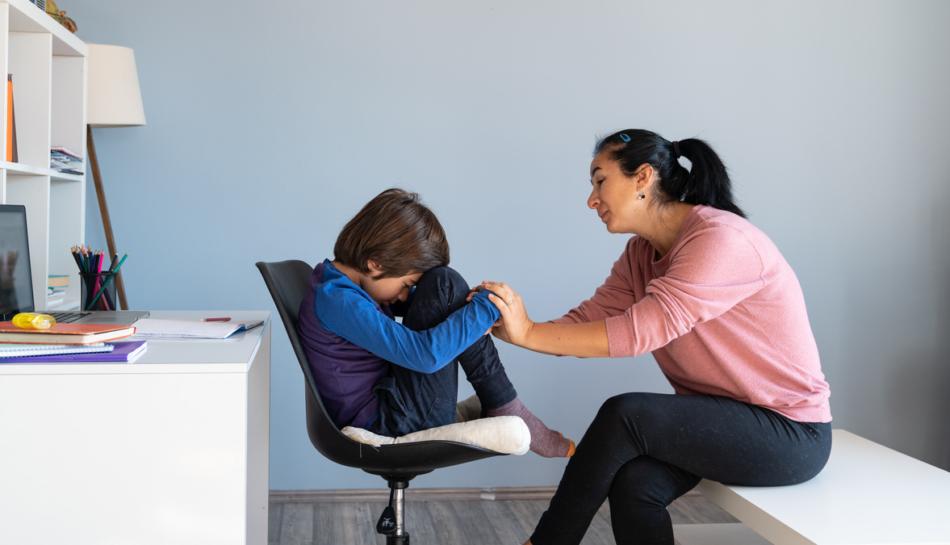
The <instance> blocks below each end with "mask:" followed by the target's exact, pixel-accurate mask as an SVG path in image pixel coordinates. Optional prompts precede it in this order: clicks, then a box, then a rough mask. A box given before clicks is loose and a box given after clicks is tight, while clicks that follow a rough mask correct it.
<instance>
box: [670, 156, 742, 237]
mask: <svg viewBox="0 0 950 545" xmlns="http://www.w3.org/2000/svg"><path fill="white" fill-rule="evenodd" d="M676 144H677V147H678V148H679V150H680V152H681V155H682V156H683V157H685V158H687V159H689V162H690V163H692V165H693V166H692V168H690V170H689V171H688V173H687V176H689V179H688V181H687V182H686V184H685V187H684V188H683V193H682V195H681V199H682V201H683V202H688V203H690V204H705V205H707V206H712V207H713V208H718V209H720V210H725V211H727V212H732V213H733V214H736V215H738V216H742V217H743V218H744V217H745V213H744V212H743V211H742V210H741V209H740V208H739V207H738V206H737V205H736V203H735V199H733V197H732V182H731V181H730V180H729V173H728V172H727V171H726V165H724V164H722V160H721V159H720V158H719V155H717V154H716V152H715V151H713V149H712V148H711V147H709V144H707V143H706V142H704V141H702V140H700V139H698V138H687V139H686V140H680V141H679V142H678V143H676ZM671 147H672V144H671ZM677 163H678V162H677ZM680 168H682V169H683V170H686V169H685V168H683V167H682V166H680ZM660 187H661V188H663V190H664V191H665V190H666V187H665V186H664V184H663V182H662V178H661V181H660ZM667 194H668V195H670V196H671V197H674V198H675V197H676V196H677V195H676V194H675V193H670V192H667Z"/></svg>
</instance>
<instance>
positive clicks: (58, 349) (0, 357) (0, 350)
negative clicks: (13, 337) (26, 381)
mask: <svg viewBox="0 0 950 545" xmlns="http://www.w3.org/2000/svg"><path fill="white" fill-rule="evenodd" d="M114 348H115V347H114V346H112V345H108V344H105V343H98V344H87V345H83V346H72V345H62V344H7V345H0V363H3V362H5V361H15V360H16V359H18V358H22V357H24V356H30V357H39V356H57V355H62V354H89V353H96V352H98V353H100V354H101V353H103V352H111V351H112V350H113V349H114ZM27 359H29V358H27Z"/></svg>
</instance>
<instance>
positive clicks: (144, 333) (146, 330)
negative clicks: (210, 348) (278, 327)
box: [135, 318, 264, 339]
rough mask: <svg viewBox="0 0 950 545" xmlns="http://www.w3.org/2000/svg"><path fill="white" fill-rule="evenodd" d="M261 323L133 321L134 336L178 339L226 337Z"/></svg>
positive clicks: (261, 323)
mask: <svg viewBox="0 0 950 545" xmlns="http://www.w3.org/2000/svg"><path fill="white" fill-rule="evenodd" d="M263 324H264V322H263V321H252V322H198V321H194V320H156V319H153V318H147V319H143V320H139V321H138V322H136V323H135V336H136V337H164V338H180V339H181V338H184V339H226V338H228V337H230V336H231V335H233V334H235V333H237V332H238V331H245V330H248V329H254V328H255V327H258V326H260V325H263Z"/></svg>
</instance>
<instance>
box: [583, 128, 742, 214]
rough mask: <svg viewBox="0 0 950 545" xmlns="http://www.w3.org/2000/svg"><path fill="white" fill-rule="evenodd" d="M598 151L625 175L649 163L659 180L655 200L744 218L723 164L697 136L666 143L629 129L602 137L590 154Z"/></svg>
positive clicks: (658, 136)
mask: <svg viewBox="0 0 950 545" xmlns="http://www.w3.org/2000/svg"><path fill="white" fill-rule="evenodd" d="M601 151H606V152H607V153H609V154H610V155H609V157H610V158H611V159H613V160H614V161H616V162H617V163H618V164H619V165H620V170H621V171H623V173H624V174H625V175H627V176H632V175H633V174H634V173H635V172H636V171H637V169H638V168H640V165H642V164H644V163H647V164H649V165H650V166H652V167H653V170H654V171H656V173H657V174H658V176H659V182H660V183H659V187H656V186H655V194H654V195H653V196H654V198H655V202H657V203H661V204H664V203H669V202H676V201H682V202H686V203H689V204H702V205H706V206H711V207H713V208H718V209H720V210H725V211H727V212H732V213H733V214H736V215H738V216H742V217H743V218H744V217H746V216H745V213H744V212H743V211H742V210H741V209H740V208H739V206H738V205H736V203H735V199H734V198H733V196H732V182H730V181H729V174H728V172H727V171H726V166H725V165H724V164H723V163H722V160H721V159H719V156H718V155H717V154H716V152H715V151H713V149H712V148H711V147H709V144H707V143H706V142H704V141H702V140H700V139H698V138H688V139H686V140H680V141H679V142H670V141H668V140H666V139H665V138H663V137H662V136H660V135H658V134H656V133H654V132H651V131H646V130H642V129H629V130H625V131H620V132H616V133H614V134H612V135H610V136H607V137H605V138H602V139H601V140H600V141H599V142H597V145H596V146H595V147H594V155H597V154H598V153H600V152H601ZM680 157H685V158H687V159H689V161H690V163H692V167H691V168H690V169H689V170H687V169H686V167H684V166H683V165H682V164H680V162H679V158H680Z"/></svg>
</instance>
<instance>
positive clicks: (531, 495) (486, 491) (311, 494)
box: [270, 486, 700, 503]
mask: <svg viewBox="0 0 950 545" xmlns="http://www.w3.org/2000/svg"><path fill="white" fill-rule="evenodd" d="M555 490H557V487H556V486H512V487H498V488H412V487H409V488H407V489H406V500H407V501H474V500H488V501H492V500H498V501H506V500H508V501H510V500H550V499H551V497H552V496H554V491H555ZM686 495H687V496H698V495H700V493H699V492H698V491H696V490H691V491H689V492H687V493H686ZM364 501H371V502H382V503H386V502H388V501H389V489H388V488H357V489H345V490H271V491H270V503H347V502H364Z"/></svg>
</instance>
